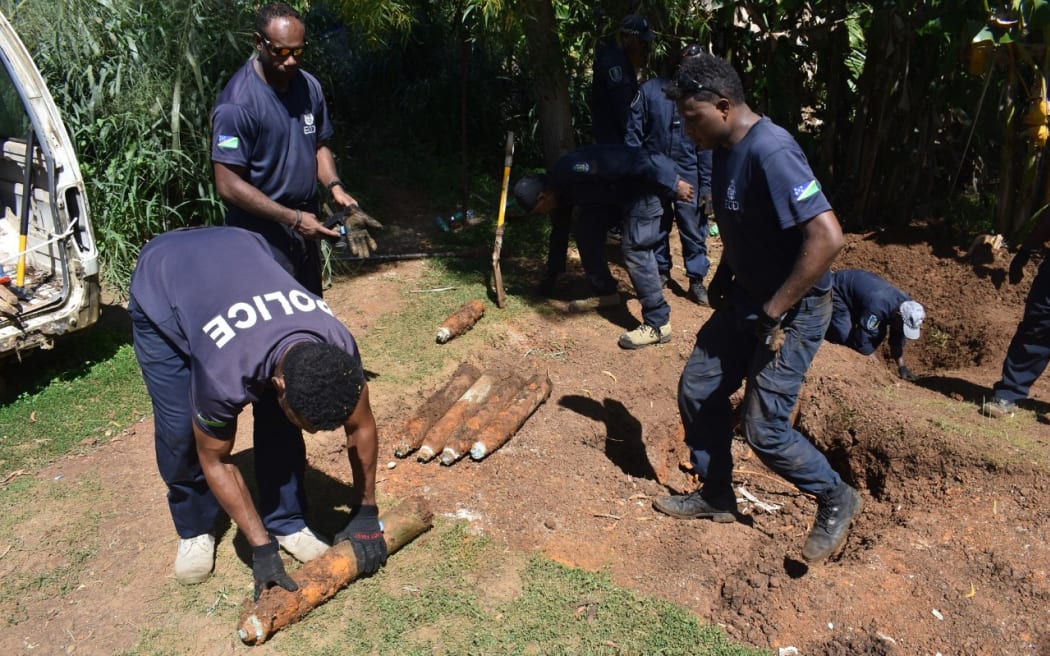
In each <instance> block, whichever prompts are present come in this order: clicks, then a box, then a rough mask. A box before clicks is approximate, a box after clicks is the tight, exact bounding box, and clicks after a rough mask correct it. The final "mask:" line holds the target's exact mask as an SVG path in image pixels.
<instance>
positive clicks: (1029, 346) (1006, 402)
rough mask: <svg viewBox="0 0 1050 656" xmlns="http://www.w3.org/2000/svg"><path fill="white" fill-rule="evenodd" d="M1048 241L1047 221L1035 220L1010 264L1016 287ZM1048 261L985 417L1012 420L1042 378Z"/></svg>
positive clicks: (1048, 353)
mask: <svg viewBox="0 0 1050 656" xmlns="http://www.w3.org/2000/svg"><path fill="white" fill-rule="evenodd" d="M1047 240H1050V218H1048V217H1047V215H1045V214H1044V215H1043V217H1042V218H1041V219H1040V220H1039V222H1038V223H1037V224H1036V225H1035V228H1033V229H1032V231H1031V232H1030V233H1028V236H1027V237H1025V239H1024V241H1023V242H1021V247H1020V248H1019V249H1018V250H1017V253H1016V254H1015V255H1014V257H1013V260H1011V261H1010V271H1009V274H1008V279H1009V281H1010V284H1011V285H1016V284H1018V283H1020V282H1021V281H1022V280H1023V279H1024V267H1025V265H1026V264H1028V260H1029V259H1031V257H1032V254H1033V253H1035V251H1036V250H1037V249H1042V248H1043V246H1044V245H1045V244H1046V242H1047ZM1047 262H1050V258H1046V257H1043V260H1042V262H1040V263H1039V269H1038V271H1037V272H1036V274H1035V278H1034V279H1033V280H1032V287H1031V288H1030V289H1029V290H1028V298H1026V299H1025V304H1024V316H1023V317H1022V318H1021V323H1019V324H1018V325H1017V330H1016V331H1015V332H1014V336H1013V339H1011V340H1010V346H1009V347H1008V348H1007V349H1006V359H1004V360H1003V374H1002V377H1001V378H1000V379H999V381H998V382H997V383H995V385H993V386H992V398H991V399H990V400H988V401H987V402H985V403H984V404H982V405H981V412H982V413H983V414H985V415H986V416H988V417H995V418H997V419H998V418H1001V417H1012V416H1013V414H1014V413H1015V412H1016V411H1017V402H1018V401H1021V400H1023V399H1026V398H1028V392H1029V390H1031V388H1032V384H1034V383H1035V381H1036V380H1038V379H1039V377H1040V376H1042V375H1043V371H1045V370H1046V364H1047V362H1048V361H1050V266H1047Z"/></svg>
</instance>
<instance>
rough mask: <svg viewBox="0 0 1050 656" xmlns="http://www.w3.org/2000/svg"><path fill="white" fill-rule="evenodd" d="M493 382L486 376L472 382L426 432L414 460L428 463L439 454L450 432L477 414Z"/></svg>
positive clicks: (483, 375)
mask: <svg viewBox="0 0 1050 656" xmlns="http://www.w3.org/2000/svg"><path fill="white" fill-rule="evenodd" d="M493 382H495V381H494V380H493V379H492V376H489V375H488V374H482V375H481V376H479V377H478V379H477V380H476V381H474V384H473V385H471V386H470V389H468V390H467V391H466V392H463V396H461V397H459V400H457V401H456V402H455V403H453V404H452V407H451V408H449V409H448V412H446V413H445V414H444V415H442V416H441V418H440V419H438V420H437V421H436V422H434V425H433V426H431V427H430V430H428V431H427V434H426V437H424V438H423V444H422V445H420V447H419V451H417V452H416V459H417V460H419V462H430V461H431V460H432V459H433V458H434V456H435V455H437V454H438V453H441V450H442V449H443V448H445V443H446V442H447V441H448V436H449V435H450V434H451V433H452V431H454V430H455V429H456V427H457V426H459V425H460V424H462V423H463V422H464V421H465V420H466V419H467V417H469V416H471V415H473V414H474V413H475V412H477V409H478V408H479V407H480V406H481V404H483V403H484V402H485V399H487V398H488V395H489V392H491V391H492V384H493Z"/></svg>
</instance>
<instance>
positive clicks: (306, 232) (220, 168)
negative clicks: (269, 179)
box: [212, 162, 339, 239]
mask: <svg viewBox="0 0 1050 656" xmlns="http://www.w3.org/2000/svg"><path fill="white" fill-rule="evenodd" d="M212 168H213V170H214V172H215V190H216V191H217V192H218V193H219V197H220V198H222V199H223V200H224V201H226V202H227V203H229V204H230V205H234V206H236V207H239V208H241V209H242V210H244V211H245V212H248V213H250V214H252V215H254V216H259V217H263V218H265V219H268V220H270V221H273V222H274V223H283V224H284V225H286V226H288V227H290V228H291V227H293V226H294V227H295V231H296V232H298V233H299V234H301V235H303V236H304V237H307V238H309V239H320V238H321V237H333V238H338V237H339V233H338V232H336V231H335V230H331V229H329V228H326V227H324V226H323V225H321V222H320V221H318V219H317V216H316V215H315V214H314V213H312V212H305V211H299V212H297V211H296V210H295V209H293V208H291V207H285V206H284V205H281V204H280V203H278V202H276V201H274V200H271V199H270V197H269V196H267V195H266V194H264V193H263V192H261V191H259V190H258V189H257V188H256V187H253V186H252V185H251V184H250V183H249V182H248V181H247V180H245V179H244V177H243V176H244V174H245V169H244V167H242V166H232V165H229V164H223V163H222V162H212ZM296 221H298V222H299V225H298V226H296Z"/></svg>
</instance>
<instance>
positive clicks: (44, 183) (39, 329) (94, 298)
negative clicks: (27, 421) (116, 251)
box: [0, 13, 100, 362]
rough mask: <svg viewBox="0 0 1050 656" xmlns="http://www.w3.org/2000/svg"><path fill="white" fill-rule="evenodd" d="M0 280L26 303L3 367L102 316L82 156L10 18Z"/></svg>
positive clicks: (0, 102)
mask: <svg viewBox="0 0 1050 656" xmlns="http://www.w3.org/2000/svg"><path fill="white" fill-rule="evenodd" d="M0 62H2V64H3V69H2V71H0V266H3V269H4V273H3V274H0V279H3V278H5V277H6V278H10V281H9V282H8V283H6V284H7V285H8V286H9V289H11V290H12V291H14V292H16V294H17V295H18V296H19V299H20V311H19V312H18V314H17V315H16V316H0V362H2V361H3V359H4V358H6V357H10V356H12V355H18V354H21V353H22V352H24V351H27V350H30V349H35V348H51V347H52V346H53V340H54V338H55V337H57V336H59V335H63V334H65V333H68V332H71V331H74V330H80V329H82V328H86V327H87V326H90V325H91V324H93V323H95V322H96V321H97V320H98V316H99V295H100V286H99V275H98V250H97V248H96V245H95V239H94V235H93V233H92V230H91V221H90V217H89V212H88V203H87V196H86V194H85V191H84V181H83V178H82V177H81V174H80V165H79V164H78V163H77V159H76V155H75V153H74V149H73V142H72V140H71V139H70V138H69V134H68V133H67V132H66V128H65V126H64V125H63V124H62V119H61V117H60V116H59V113H58V109H57V108H56V107H55V103H54V100H53V99H52V98H51V94H50V92H49V91H48V90H47V87H46V86H45V84H44V80H43V78H42V77H41V75H40V72H39V71H38V70H37V68H36V65H35V64H34V63H33V61H32V58H31V57H30V55H29V53H28V52H27V51H26V49H25V46H24V45H23V44H22V42H21V40H20V39H19V38H18V35H17V34H15V32H14V30H13V29H12V27H11V24H10V23H9V22H8V21H7V18H6V17H5V16H4V15H3V14H2V13H0Z"/></svg>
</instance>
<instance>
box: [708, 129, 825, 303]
mask: <svg viewBox="0 0 1050 656" xmlns="http://www.w3.org/2000/svg"><path fill="white" fill-rule="evenodd" d="M711 195H712V205H713V206H714V212H715V220H716V221H717V222H718V227H719V230H720V231H721V235H722V244H723V247H724V250H723V253H722V257H723V258H724V261H725V262H726V263H727V264H728V266H729V268H730V269H731V270H732V271H733V273H734V274H735V281H736V285H737V286H738V288H740V289H742V290H743V291H744V292H745V293H746V294H747V296H748V297H749V298H750V300H751V301H752V302H753V303H754V304H755V305H756V306H761V305H762V304H763V303H765V302H766V301H767V300H768V299H769V298H771V297H772V296H773V294H774V293H775V292H776V291H777V289H779V288H780V285H781V284H782V283H783V282H784V280H786V279H787V277H788V275H789V274H790V273H791V270H792V268H793V267H794V265H795V261H796V260H797V259H798V256H799V251H800V249H801V247H802V231H801V230H800V228H799V226H801V225H802V224H803V223H806V222H807V221H809V220H810V219H812V218H814V217H816V216H817V215H819V214H822V213H823V212H827V211H829V210H831V204H830V203H829V202H828V199H827V198H825V197H824V193H823V192H822V191H821V190H820V183H818V182H817V179H816V177H815V176H814V175H813V171H812V170H811V169H810V168H809V162H807V161H806V156H805V155H804V154H803V153H802V149H801V148H800V147H799V145H798V143H796V142H795V140H794V138H792V136H791V135H790V134H788V132H787V131H786V130H784V129H783V128H781V127H780V126H778V125H776V124H774V123H773V122H772V121H770V120H769V119H768V118H766V117H763V118H762V119H760V120H759V121H758V122H757V123H755V124H754V125H753V126H752V127H751V129H750V130H749V131H748V133H747V134H746V135H745V136H744V138H743V139H742V140H741V141H740V142H739V143H737V144H736V145H734V146H733V147H732V148H717V149H715V151H714V158H713V165H712V172H711ZM829 289H831V274H830V272H825V273H824V274H823V275H822V276H821V277H820V279H819V280H818V281H817V283H816V284H815V285H814V286H813V288H812V289H811V290H810V292H808V293H817V292H826V291H828V290H829Z"/></svg>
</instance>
